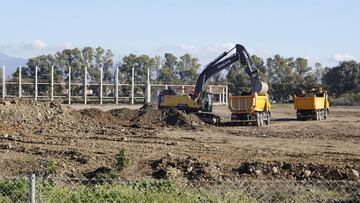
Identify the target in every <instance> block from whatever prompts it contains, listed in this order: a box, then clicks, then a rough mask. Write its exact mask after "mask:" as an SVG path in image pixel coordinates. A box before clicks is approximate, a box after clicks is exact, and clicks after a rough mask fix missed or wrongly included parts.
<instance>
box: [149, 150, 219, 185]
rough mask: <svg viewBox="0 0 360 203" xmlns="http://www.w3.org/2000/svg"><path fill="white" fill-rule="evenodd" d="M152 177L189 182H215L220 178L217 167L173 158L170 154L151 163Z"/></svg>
mask: <svg viewBox="0 0 360 203" xmlns="http://www.w3.org/2000/svg"><path fill="white" fill-rule="evenodd" d="M152 168H153V170H154V172H153V177H154V178H158V179H169V178H185V179H187V180H189V181H201V182H215V181H217V180H219V179H221V178H222V172H221V171H220V169H219V167H218V166H216V165H214V164H211V163H209V162H202V161H200V160H198V159H197V158H192V157H190V156H188V157H175V156H173V155H171V154H168V155H166V156H165V157H163V158H162V159H160V160H158V161H156V162H154V163H153V166H152Z"/></svg>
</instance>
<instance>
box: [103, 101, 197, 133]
mask: <svg viewBox="0 0 360 203" xmlns="http://www.w3.org/2000/svg"><path fill="white" fill-rule="evenodd" d="M109 113H110V114H111V115H113V116H114V117H116V118H117V119H119V120H121V121H124V122H128V123H130V124H136V125H137V126H140V127H146V126H157V127H161V126H175V127H183V128H196V127H198V126H202V125H204V123H203V122H202V121H201V120H200V119H199V118H198V117H197V116H196V115H195V114H186V113H184V112H182V111H179V110H177V109H163V110H159V109H157V107H156V106H154V105H149V104H145V105H144V106H142V107H141V108H140V109H136V110H131V109H127V108H121V109H114V110H110V111H109Z"/></svg>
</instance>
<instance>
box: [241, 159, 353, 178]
mask: <svg viewBox="0 0 360 203" xmlns="http://www.w3.org/2000/svg"><path fill="white" fill-rule="evenodd" d="M235 171H236V172H237V173H238V174H239V175H241V176H242V177H256V178H265V179H271V178H280V179H288V180H306V179H308V180H348V179H351V174H350V173H351V168H350V167H346V166H345V167H339V166H331V165H321V164H313V163H310V164H304V163H284V162H269V163H262V162H244V163H241V165H240V167H239V168H237V169H235Z"/></svg>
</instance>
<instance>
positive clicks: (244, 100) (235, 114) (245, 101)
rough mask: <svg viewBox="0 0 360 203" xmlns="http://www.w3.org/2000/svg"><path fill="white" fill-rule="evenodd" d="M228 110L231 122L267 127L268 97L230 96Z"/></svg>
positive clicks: (269, 115) (268, 119) (254, 95)
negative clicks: (264, 125)
mask: <svg viewBox="0 0 360 203" xmlns="http://www.w3.org/2000/svg"><path fill="white" fill-rule="evenodd" d="M229 109H230V111H231V121H233V122H240V123H242V124H247V123H252V124H255V125H258V126H260V125H263V124H264V121H265V124H266V125H268V124H269V123H270V117H271V113H270V111H271V105H270V102H269V96H268V95H265V96H259V95H258V94H257V93H253V94H251V95H243V96H230V97H229Z"/></svg>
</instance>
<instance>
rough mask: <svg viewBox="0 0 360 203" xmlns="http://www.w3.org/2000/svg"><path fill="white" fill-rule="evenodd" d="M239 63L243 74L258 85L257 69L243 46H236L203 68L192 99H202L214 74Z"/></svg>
mask: <svg viewBox="0 0 360 203" xmlns="http://www.w3.org/2000/svg"><path fill="white" fill-rule="evenodd" d="M234 49H236V52H235V53H234V54H232V55H230V56H229V57H227V58H225V57H226V56H227V55H228V54H229V53H230V52H232V51H233V50H234ZM237 61H240V63H241V65H242V66H243V67H245V72H246V73H247V74H248V75H249V76H250V78H251V79H252V81H256V83H259V82H260V80H259V74H258V69H257V67H256V66H255V64H254V62H253V61H252V59H251V57H250V54H249V53H248V52H247V50H246V49H245V47H244V46H242V45H240V44H236V46H235V47H234V48H232V49H230V50H229V51H227V52H224V53H222V54H221V55H220V56H218V57H217V58H216V59H214V60H213V61H212V62H210V63H209V64H208V65H206V66H205V68H204V70H203V71H202V72H201V73H200V75H199V77H198V80H197V82H196V86H195V94H194V95H193V99H194V100H195V101H198V100H199V99H200V100H202V97H204V92H205V89H206V83H207V81H208V80H209V79H210V78H211V77H212V76H213V75H214V74H216V73H218V72H220V71H222V70H223V69H225V68H227V67H229V66H230V65H231V64H233V63H235V62H237Z"/></svg>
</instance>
